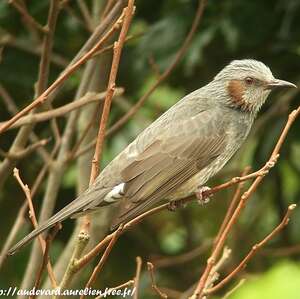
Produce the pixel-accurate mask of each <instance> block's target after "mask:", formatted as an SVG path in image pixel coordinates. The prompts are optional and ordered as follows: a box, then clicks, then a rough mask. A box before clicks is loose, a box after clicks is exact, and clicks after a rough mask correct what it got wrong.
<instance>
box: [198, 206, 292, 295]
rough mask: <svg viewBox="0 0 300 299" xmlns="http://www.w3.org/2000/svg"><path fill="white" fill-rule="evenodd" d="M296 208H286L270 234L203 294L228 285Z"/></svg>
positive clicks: (287, 220)
mask: <svg viewBox="0 0 300 299" xmlns="http://www.w3.org/2000/svg"><path fill="white" fill-rule="evenodd" d="M295 208H296V205H295V204H292V205H290V206H289V207H288V210H287V212H286V214H285V216H284V218H283V219H282V221H281V222H280V224H278V226H277V227H275V228H274V229H273V230H272V232H271V233H270V234H268V235H267V236H266V237H265V238H264V239H263V240H262V241H260V242H259V243H257V244H255V245H254V246H253V247H252V249H251V251H250V252H249V253H248V254H247V256H246V257H245V258H244V259H243V260H242V261H241V263H240V264H239V265H238V266H237V267H236V268H235V269H234V270H233V271H232V272H231V273H230V274H228V275H227V276H226V277H225V278H224V279H223V280H222V281H220V282H219V283H218V284H217V285H215V286H214V287H212V288H210V289H207V290H205V292H204V293H205V294H212V293H214V292H216V291H217V290H219V289H221V288H222V287H223V286H224V285H225V284H226V283H228V282H229V281H230V280H231V279H232V278H233V277H235V276H236V275H237V274H238V273H239V272H240V271H241V270H242V269H244V268H245V267H246V265H247V263H248V261H249V260H250V259H251V258H252V257H253V256H254V255H255V254H256V253H257V251H258V250H259V249H260V248H261V247H263V246H264V245H265V244H266V243H267V242H269V241H270V240H271V239H272V238H274V237H275V236H276V235H277V234H278V233H279V232H280V231H282V230H283V229H284V227H285V226H287V225H288V223H289V220H290V215H291V213H292V212H293V210H294V209H295Z"/></svg>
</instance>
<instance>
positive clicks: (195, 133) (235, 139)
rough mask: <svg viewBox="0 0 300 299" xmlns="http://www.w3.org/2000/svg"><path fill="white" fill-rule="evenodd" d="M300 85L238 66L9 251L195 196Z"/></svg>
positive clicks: (171, 113) (254, 64) (191, 97)
mask: <svg viewBox="0 0 300 299" xmlns="http://www.w3.org/2000/svg"><path fill="white" fill-rule="evenodd" d="M277 87H296V85H294V84H292V83H290V82H287V81H283V80H278V79H275V78H274V77H273V75H272V72H271V70H270V69H269V68H268V67H267V66H266V65H265V64H263V63H262V62H259V61H256V60H252V59H244V60H235V61H232V62H231V63H230V64H228V65H227V66H226V67H225V68H224V69H222V70H221V71H220V72H219V73H218V74H217V75H216V76H215V78H214V79H213V80H212V81H211V82H210V83H208V84H207V85H206V86H204V87H202V88H200V89H198V90H196V91H194V92H192V93H190V94H188V95H187V96H185V97H184V98H183V99H181V100H180V101H179V102H177V103H176V104H175V105H174V106H173V107H171V108H170V109H169V110H168V111H166V112H165V113H164V114H163V115H162V116H161V117H159V118H158V119H157V120H156V121H155V122H153V123H152V124H151V125H150V126H149V127H148V128H146V129H145V130H144V131H143V132H142V133H140V134H139V136H138V137H137V138H136V139H135V140H134V141H133V142H132V143H131V144H129V145H128V146H127V148H125V149H124V150H123V151H122V152H121V153H120V154H119V155H118V156H117V157H116V158H115V159H114V160H113V161H112V162H111V163H110V164H109V165H108V166H107V167H106V168H105V169H104V170H103V171H102V172H101V173H100V175H99V176H98V177H97V179H96V180H95V182H94V184H93V185H92V186H90V187H89V188H88V189H87V190H86V191H85V192H84V193H83V194H81V195H80V196H79V197H78V198H76V199H75V200H74V201H72V202H71V203H70V204H69V205H67V206H66V207H65V208H63V209H62V210H61V211H59V212H58V213H57V214H55V215H53V216H52V217H51V218H50V219H48V220H47V221H46V222H44V223H42V224H41V225H40V227H38V228H37V229H35V230H33V231H32V232H31V233H30V234H29V235H27V236H26V237H25V238H24V239H23V240H21V241H20V242H19V243H17V244H16V245H15V246H14V247H13V248H11V249H10V251H9V254H12V253H14V252H15V251H16V250H17V249H18V248H20V247H21V246H23V245H24V244H26V243H28V242H29V241H30V240H31V239H33V238H34V237H36V236H37V235H38V234H40V233H41V232H43V231H45V230H47V229H48V228H50V227H52V226H54V225H55V224H56V223H58V222H61V221H63V220H65V219H66V218H69V217H71V216H76V215H82V214H85V213H89V212H92V211H95V210H97V209H99V208H101V207H103V206H106V205H110V204H119V211H118V214H117V215H116V216H115V218H114V219H113V221H112V222H113V227H117V226H118V225H120V224H122V223H125V222H127V221H129V220H131V219H133V218H134V217H136V216H137V215H140V214H141V213H143V212H145V211H146V210H148V209H149V208H151V207H152V206H153V205H155V204H157V203H158V202H159V201H161V200H162V199H167V200H169V201H173V200H177V199H180V198H183V197H185V196H188V195H191V194H192V193H194V192H196V194H198V196H199V198H201V187H202V186H203V184H205V183H206V181H207V180H208V179H209V178H211V177H212V176H213V175H214V174H216V173H217V172H218V171H219V170H220V169H221V168H222V167H223V166H224V165H225V164H226V162H227V161H228V160H229V159H230V158H231V157H232V156H233V154H234V153H235V152H236V151H237V150H238V148H239V147H240V146H241V145H242V143H243V142H244V140H245V139H246V137H247V135H248V133H249V131H250V129H251V127H252V124H253V121H254V119H255V117H256V115H257V113H258V111H259V109H260V107H261V106H262V105H263V103H264V102H265V101H266V99H267V97H268V95H269V94H270V92H271V90H273V89H274V88H277Z"/></svg>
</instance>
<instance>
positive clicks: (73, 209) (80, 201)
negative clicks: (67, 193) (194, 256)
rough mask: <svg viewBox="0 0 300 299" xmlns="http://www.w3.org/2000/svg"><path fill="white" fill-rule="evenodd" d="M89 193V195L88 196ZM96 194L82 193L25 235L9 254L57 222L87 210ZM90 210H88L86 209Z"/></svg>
mask: <svg viewBox="0 0 300 299" xmlns="http://www.w3.org/2000/svg"><path fill="white" fill-rule="evenodd" d="M87 195H88V196H87ZM93 197H94V196H89V194H85V193H84V194H82V195H81V196H80V197H79V198H77V199H75V200H73V201H72V202H71V203H69V204H68V205H67V206H65V207H64V208H63V209H61V210H60V211H59V212H57V213H56V214H54V215H53V216H52V217H51V218H49V219H48V220H46V221H45V222H44V223H42V224H41V225H40V226H39V227H37V228H36V229H35V230H33V231H32V232H31V233H29V234H28V235H27V236H26V237H24V238H23V239H22V240H21V241H19V242H18V243H17V244H16V245H14V246H13V247H12V248H11V249H10V250H9V251H8V252H7V254H8V255H13V254H14V253H15V252H16V251H17V250H18V249H20V248H21V247H23V246H24V245H26V244H27V243H29V242H30V241H31V240H32V239H34V238H35V237H36V236H38V235H39V234H41V233H42V232H44V231H45V230H47V229H49V228H51V227H53V226H54V225H55V224H56V223H59V222H62V221H64V220H65V219H67V218H69V217H71V216H73V215H74V214H77V213H79V212H82V211H83V210H85V207H86V206H87V205H88V204H89V203H90V202H91V201H92V200H93V199H94V198H93ZM86 212H88V211H86Z"/></svg>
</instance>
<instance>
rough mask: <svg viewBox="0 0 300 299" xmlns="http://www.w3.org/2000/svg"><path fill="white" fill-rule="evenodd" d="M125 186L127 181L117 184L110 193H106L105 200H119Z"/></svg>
mask: <svg viewBox="0 0 300 299" xmlns="http://www.w3.org/2000/svg"><path fill="white" fill-rule="evenodd" d="M124 187H125V183H121V184H119V185H117V186H115V187H114V188H113V189H112V190H111V191H110V192H109V193H107V194H106V196H105V197H104V200H105V201H106V202H111V203H113V202H115V201H117V200H119V199H120V198H122V196H123V195H124Z"/></svg>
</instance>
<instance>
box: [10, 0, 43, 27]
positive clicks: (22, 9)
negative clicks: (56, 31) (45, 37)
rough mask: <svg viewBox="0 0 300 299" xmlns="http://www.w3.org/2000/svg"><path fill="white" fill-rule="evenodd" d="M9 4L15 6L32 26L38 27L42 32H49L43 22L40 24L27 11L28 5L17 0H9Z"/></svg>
mask: <svg viewBox="0 0 300 299" xmlns="http://www.w3.org/2000/svg"><path fill="white" fill-rule="evenodd" d="M8 3H9V4H11V5H12V6H14V8H15V9H16V10H17V11H18V12H19V13H20V14H21V15H22V17H23V18H24V20H25V21H26V22H27V24H29V25H30V26H32V27H33V28H35V29H37V30H38V31H41V32H42V33H47V32H48V31H47V28H45V27H43V26H42V25H41V24H39V23H38V22H37V21H36V20H35V19H34V18H33V17H32V16H31V15H30V14H29V13H28V11H27V9H26V7H25V6H23V5H21V4H20V3H18V1H16V0H9V1H8Z"/></svg>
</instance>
